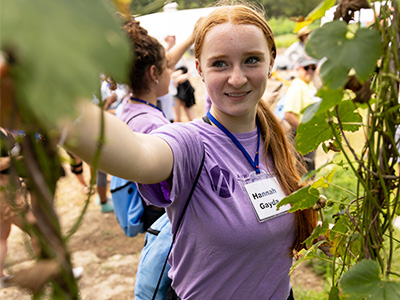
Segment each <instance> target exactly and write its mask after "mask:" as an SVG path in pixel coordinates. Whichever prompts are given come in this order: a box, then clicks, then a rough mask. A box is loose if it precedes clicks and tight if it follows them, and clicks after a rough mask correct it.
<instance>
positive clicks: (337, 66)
mask: <svg viewBox="0 0 400 300" xmlns="http://www.w3.org/2000/svg"><path fill="white" fill-rule="evenodd" d="M327 37H329V38H327ZM306 51H307V53H309V54H310V56H312V57H315V58H317V59H322V58H324V57H325V58H326V59H327V60H326V62H325V63H324V64H323V65H322V67H321V72H320V74H321V77H322V79H323V82H324V84H325V85H326V86H328V87H329V88H330V89H334V90H335V89H338V88H340V87H343V85H344V84H345V82H346V80H347V76H348V73H349V71H350V69H354V70H355V71H356V76H357V77H358V78H359V79H360V81H361V82H364V81H365V80H366V79H367V78H368V77H369V76H370V75H371V73H372V72H373V71H374V70H375V67H376V62H377V60H378V58H379V57H380V55H381V53H382V43H381V39H380V37H379V34H378V32H377V31H375V30H374V29H373V28H358V30H357V31H356V32H355V34H354V36H349V35H347V24H346V23H345V22H342V21H333V22H328V23H326V24H324V25H323V26H322V27H321V28H318V29H316V30H314V31H313V32H312V33H311V35H310V38H309V40H308V42H307V44H306Z"/></svg>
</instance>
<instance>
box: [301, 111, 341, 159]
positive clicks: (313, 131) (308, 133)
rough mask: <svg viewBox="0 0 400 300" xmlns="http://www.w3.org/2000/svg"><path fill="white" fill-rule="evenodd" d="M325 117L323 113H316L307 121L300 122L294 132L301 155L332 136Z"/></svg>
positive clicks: (314, 148)
mask: <svg viewBox="0 0 400 300" xmlns="http://www.w3.org/2000/svg"><path fill="white" fill-rule="evenodd" d="M307 110H308V108H307V109H306V111H307ZM326 118H327V117H326V116H325V115H324V114H318V115H314V117H313V118H312V119H311V120H310V121H308V122H307V123H300V125H299V127H298V128H297V134H296V149H297V151H299V152H300V153H301V154H303V155H304V154H307V153H308V152H310V151H314V150H316V149H317V148H318V146H319V144H321V143H322V142H325V141H327V140H330V139H332V138H333V133H332V131H331V128H330V127H329V125H328V123H327V122H326ZM335 126H336V125H335ZM336 130H337V129H336Z"/></svg>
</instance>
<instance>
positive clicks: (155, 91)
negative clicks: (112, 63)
mask: <svg viewBox="0 0 400 300" xmlns="http://www.w3.org/2000/svg"><path fill="white" fill-rule="evenodd" d="M124 30H125V32H126V33H127V34H128V37H129V38H130V40H131V42H132V47H133V52H134V53H135V55H136V59H135V60H134V61H133V63H132V65H131V67H130V78H131V82H130V89H131V94H130V95H129V97H128V98H127V99H125V100H124V102H123V103H122V104H121V105H122V106H121V109H120V115H119V118H120V119H121V120H122V121H124V122H125V123H126V124H127V125H128V126H129V128H130V129H132V130H133V131H135V132H140V133H150V132H151V131H153V130H154V129H156V128H159V127H161V126H163V125H165V124H169V123H170V121H169V120H168V119H167V118H166V117H165V114H164V113H163V112H162V110H161V109H160V108H158V107H157V100H158V99H159V97H160V96H163V95H165V94H167V93H168V89H169V85H170V76H171V72H172V69H171V68H172V67H173V66H174V65H175V63H176V62H177V61H178V60H179V58H180V56H182V55H183V53H184V52H185V51H186V50H187V49H188V48H189V47H190V45H191V44H192V43H193V35H191V36H189V37H188V39H187V40H185V41H184V42H183V43H182V44H180V45H177V46H175V47H176V48H174V47H172V48H171V49H169V50H168V52H166V51H165V48H164V47H163V46H162V45H161V44H160V43H159V42H158V41H157V40H156V39H155V38H154V37H152V36H150V35H149V34H148V33H147V31H146V30H145V29H143V28H142V27H141V26H140V23H139V22H138V21H136V20H135V19H134V18H132V19H131V20H130V21H128V22H127V23H126V24H125V26H124ZM143 200H144V202H145V207H144V212H143V216H142V221H143V223H144V230H146V229H147V228H148V227H150V225H151V224H153V222H154V221H155V220H157V219H158V218H159V217H160V216H161V215H163V214H164V213H165V209H164V208H159V207H156V206H154V205H152V204H151V203H150V202H149V201H147V200H146V199H143Z"/></svg>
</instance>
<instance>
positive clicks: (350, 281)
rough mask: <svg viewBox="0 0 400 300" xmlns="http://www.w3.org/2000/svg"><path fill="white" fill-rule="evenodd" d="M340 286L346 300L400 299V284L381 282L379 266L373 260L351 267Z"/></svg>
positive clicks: (397, 282)
mask: <svg viewBox="0 0 400 300" xmlns="http://www.w3.org/2000/svg"><path fill="white" fill-rule="evenodd" d="M340 285H341V287H342V290H343V298H344V299H354V300H357V299H364V298H368V299H374V300H392V299H400V282H399V281H386V280H381V278H380V271H379V264H378V263H377V262H376V261H373V260H362V261H360V262H358V263H357V264H355V265H354V266H353V267H351V268H350V270H349V271H347V272H346V273H345V274H344V275H343V277H342V279H341V280H340Z"/></svg>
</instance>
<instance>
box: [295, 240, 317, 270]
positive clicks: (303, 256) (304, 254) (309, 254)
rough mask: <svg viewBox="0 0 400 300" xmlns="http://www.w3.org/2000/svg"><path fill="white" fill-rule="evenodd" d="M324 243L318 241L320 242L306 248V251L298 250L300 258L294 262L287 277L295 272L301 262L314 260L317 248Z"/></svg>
mask: <svg viewBox="0 0 400 300" xmlns="http://www.w3.org/2000/svg"><path fill="white" fill-rule="evenodd" d="M323 243H324V241H320V242H317V243H315V244H314V245H312V246H311V247H310V248H308V249H302V250H300V251H299V253H298V254H299V256H300V258H299V259H298V260H297V261H296V263H295V264H294V265H293V266H292V267H291V268H290V272H289V275H291V274H292V273H293V272H294V270H296V268H297V267H298V266H299V265H300V264H301V263H302V262H304V261H306V260H308V259H311V258H315V257H316V255H315V253H316V252H317V250H318V247H319V246H320V245H321V244H323Z"/></svg>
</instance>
